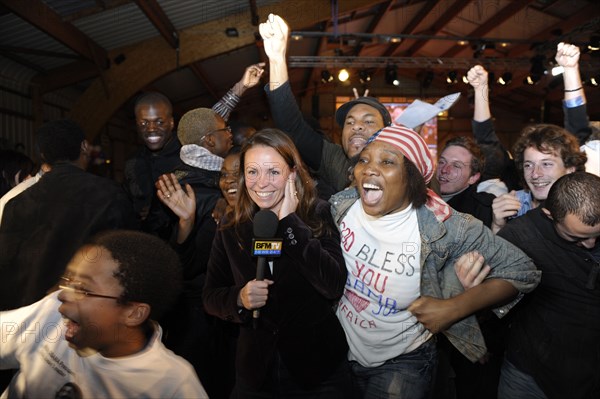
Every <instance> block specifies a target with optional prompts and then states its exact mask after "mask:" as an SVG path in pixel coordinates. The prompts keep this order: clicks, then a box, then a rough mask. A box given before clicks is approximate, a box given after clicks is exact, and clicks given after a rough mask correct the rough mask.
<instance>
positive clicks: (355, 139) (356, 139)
mask: <svg viewBox="0 0 600 399" xmlns="http://www.w3.org/2000/svg"><path fill="white" fill-rule="evenodd" d="M366 143H367V139H366V138H365V137H363V136H352V137H350V141H349V144H350V146H351V147H357V148H358V147H364V146H365V144H366Z"/></svg>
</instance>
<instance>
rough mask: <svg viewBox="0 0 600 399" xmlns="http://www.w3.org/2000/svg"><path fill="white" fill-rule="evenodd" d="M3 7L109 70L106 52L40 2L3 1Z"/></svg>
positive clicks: (30, 0)
mask: <svg viewBox="0 0 600 399" xmlns="http://www.w3.org/2000/svg"><path fill="white" fill-rule="evenodd" d="M2 3H3V5H4V6H5V7H6V8H7V9H9V10H10V11H11V12H13V13H14V14H15V15H18V16H19V17H20V18H22V19H23V20H25V21H27V22H29V23H30V24H31V25H33V26H35V27H36V28H38V29H39V30H41V31H42V32H44V33H46V34H48V35H50V36H52V37H53V38H54V39H56V40H57V41H59V42H60V43H62V44H64V45H65V46H67V47H69V48H70V49H71V50H73V51H74V52H75V53H77V54H79V55H81V56H82V57H83V58H85V59H87V60H90V61H92V62H93V63H94V64H96V65H97V67H98V68H100V69H106V68H108V65H109V62H108V56H107V53H106V50H105V49H104V48H102V47H100V45H98V44H97V43H96V42H95V41H93V40H92V39H91V38H90V37H88V36H87V35H85V34H84V33H83V32H81V31H80V30H79V29H77V28H76V27H75V26H74V25H72V24H71V23H69V22H63V21H62V18H61V16H60V15H58V14H57V13H56V12H55V11H54V10H52V9H51V8H50V7H48V6H47V5H46V4H44V3H43V2H41V1H39V0H3V2H2Z"/></svg>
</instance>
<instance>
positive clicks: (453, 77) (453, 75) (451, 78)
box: [446, 71, 458, 85]
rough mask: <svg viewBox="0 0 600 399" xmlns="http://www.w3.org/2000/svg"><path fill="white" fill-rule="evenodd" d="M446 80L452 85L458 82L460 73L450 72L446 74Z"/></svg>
mask: <svg viewBox="0 0 600 399" xmlns="http://www.w3.org/2000/svg"><path fill="white" fill-rule="evenodd" d="M446 82H447V83H448V84H451V85H453V84H455V83H456V82H458V73H457V72H456V71H450V72H448V75H446Z"/></svg>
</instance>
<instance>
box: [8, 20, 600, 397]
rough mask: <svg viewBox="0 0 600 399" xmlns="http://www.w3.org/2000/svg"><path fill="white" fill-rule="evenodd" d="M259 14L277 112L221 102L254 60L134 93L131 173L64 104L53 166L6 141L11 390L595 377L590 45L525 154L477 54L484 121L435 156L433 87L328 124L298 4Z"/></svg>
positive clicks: (53, 141) (527, 138)
mask: <svg viewBox="0 0 600 399" xmlns="http://www.w3.org/2000/svg"><path fill="white" fill-rule="evenodd" d="M259 32H260V35H261V37H262V39H263V42H264V49H265V52H266V55H267V57H268V70H269V73H268V76H269V78H268V83H267V84H266V86H265V92H266V95H267V98H268V101H269V104H270V107H271V113H272V115H273V121H274V124H275V126H274V127H273V128H266V129H262V130H259V131H256V130H255V129H253V128H251V127H248V126H244V125H242V124H240V123H235V122H234V121H229V118H230V115H231V113H232V111H233V110H234V108H235V107H236V105H237V104H238V102H239V101H240V97H241V96H242V95H243V93H244V91H245V90H247V89H249V88H251V87H254V86H256V85H257V84H258V83H259V82H260V79H261V77H262V76H263V74H264V72H265V68H266V67H267V66H266V65H265V64H264V63H259V64H256V65H251V66H249V67H248V68H246V70H245V72H244V75H243V76H242V78H241V79H240V81H239V82H238V83H237V84H236V85H235V86H234V87H233V88H232V89H231V90H230V91H229V92H227V94H226V95H225V96H224V97H223V98H222V99H221V100H219V101H218V102H217V104H215V106H214V107H213V108H211V109H209V108H197V109H193V110H191V111H189V112H187V113H186V114H185V115H183V116H182V117H181V119H180V120H179V121H178V122H177V123H175V120H174V118H173V114H172V105H171V102H170V101H169V99H168V98H167V97H165V96H164V95H162V94H160V93H156V92H150V93H144V94H142V95H140V97H139V98H138V99H137V101H136V103H135V106H134V114H135V119H136V128H137V131H138V134H139V136H140V138H141V140H142V141H143V144H144V145H143V146H142V147H141V148H140V149H139V151H138V152H137V153H136V154H134V156H133V157H132V158H131V159H130V160H129V161H127V163H126V166H125V181H124V183H123V184H122V185H118V184H117V183H116V182H114V181H111V180H109V179H106V178H103V177H98V176H95V175H92V174H90V173H88V172H86V171H85V170H86V168H87V163H88V162H89V158H90V156H89V155H90V153H89V151H90V149H89V143H88V142H87V141H86V140H85V135H84V132H83V131H82V130H81V128H80V127H79V126H77V124H75V123H74V122H72V121H70V120H58V121H51V122H48V123H47V124H45V125H44V126H42V127H41V128H40V129H39V130H38V131H37V132H36V142H37V146H38V150H39V155H40V159H41V165H40V166H39V167H35V165H34V164H33V163H32V162H30V161H29V162H28V161H27V159H26V157H25V158H23V156H18V155H14V154H11V157H12V158H11V159H13V162H12V163H11V168H12V169H10V168H8V167H7V168H4V167H3V171H4V169H6V171H7V176H9V177H8V179H3V187H2V190H3V192H2V199H1V200H0V271H1V273H2V276H3V278H2V279H1V280H0V321H1V323H2V326H1V334H2V335H1V345H2V347H1V348H2V350H1V351H0V370H2V371H1V372H0V387H1V388H2V389H3V390H4V393H3V394H2V396H1V397H2V398H13V397H14V398H20V397H57V398H58V397H60V398H63V397H69V398H86V397H94V398H96V397H98V398H99V397H106V398H129V397H155V398H166V397H169V398H206V397H211V398H289V397H304V398H340V399H345V398H357V399H358V398H411V399H413V398H414V399H419V398H423V399H426V398H449V399H463V398H464V399H470V398H500V399H513V398H565V397H569V398H582V399H583V398H594V397H600V373H599V372H598V370H599V369H600V318H598V315H599V314H600V281H599V280H600V277H599V276H600V245H599V244H598V237H599V236H600V177H599V176H598V167H599V164H600V155H599V154H598V151H597V149H598V148H599V146H598V137H597V136H596V134H597V133H594V132H593V131H592V129H591V128H590V126H589V121H588V118H587V112H586V98H585V93H584V91H583V88H582V84H581V78H580V75H579V49H578V48H577V46H575V45H571V44H566V43H560V44H558V46H557V53H556V57H555V58H556V62H557V64H558V65H560V66H562V67H563V68H564V91H565V97H564V102H563V104H564V113H565V125H564V127H560V126H556V125H549V124H533V125H530V126H527V127H526V128H525V129H523V131H522V133H521V135H520V137H519V138H518V139H517V141H516V143H515V145H514V148H512V149H511V151H509V149H507V148H505V147H504V146H503V144H502V143H501V141H500V140H499V138H498V136H497V135H496V133H495V131H494V126H493V118H492V114H491V107H490V92H489V88H488V87H489V86H488V72H487V71H486V70H485V69H484V67H482V66H481V65H477V66H474V67H473V68H472V69H471V70H470V71H469V72H468V75H467V77H468V81H469V83H470V85H471V86H472V88H473V90H474V117H473V137H456V138H452V139H450V140H449V141H447V142H446V143H445V144H444V145H443V146H442V151H441V152H440V154H439V158H438V159H434V157H433V156H432V154H431V153H430V151H429V149H428V147H427V144H426V143H425V141H424V139H423V138H422V136H421V135H420V134H419V129H420V126H421V125H423V124H424V123H425V122H426V121H427V120H428V119H430V118H431V115H430V113H429V112H422V113H418V112H416V111H414V109H415V108H418V107H420V106H422V105H420V104H424V103H421V102H415V104H414V105H413V107H412V108H411V107H409V108H407V109H406V110H405V111H404V113H403V114H402V118H401V119H398V120H397V121H393V120H392V117H391V116H390V114H389V112H388V110H387V109H386V108H385V106H384V105H383V104H381V103H380V102H379V101H378V100H377V99H376V98H373V97H366V96H363V97H359V96H356V98H355V99H353V100H351V101H349V102H347V103H345V104H343V105H342V106H341V107H340V108H339V109H338V110H337V111H336V114H335V120H336V122H337V123H338V125H339V127H340V129H341V144H336V143H333V142H331V141H329V140H328V139H326V138H325V137H324V136H323V134H322V133H321V132H320V131H319V129H318V127H315V126H314V125H313V124H311V123H310V121H308V120H307V118H305V117H303V115H302V113H301V112H300V109H299V107H298V105H297V103H296V101H295V99H294V96H293V94H292V90H291V87H290V83H289V79H288V70H287V65H286V52H287V46H288V39H289V33H290V32H289V27H288V25H287V23H286V22H285V21H284V20H283V19H282V18H281V17H279V16H277V15H273V14H271V15H269V17H268V19H267V20H266V21H265V22H264V23H262V24H260V26H259ZM423 106H427V107H431V108H433V110H434V112H435V109H436V108H435V107H432V106H431V105H428V104H425V105H423ZM446 106H450V105H446ZM425 118H426V119H425ZM402 121H410V122H406V124H403V123H402ZM176 126H177V128H175V127H176ZM3 159H4V154H3ZM7 159H8V158H7ZM7 164H8V162H7ZM9 171H10V173H8V172H9ZM9 190H10V191H9ZM259 215H260V216H259ZM265 215H266V216H265ZM263 216H264V217H263ZM267 221H269V223H267ZM261 223H262V224H264V225H265V226H266V225H267V224H268V225H269V227H268V228H265V226H263V225H262V224H261ZM271 227H272V228H271ZM265 231H266V232H265ZM265 248H266V249H265ZM257 264H258V265H259V266H258V267H257ZM262 266H264V270H263V268H262Z"/></svg>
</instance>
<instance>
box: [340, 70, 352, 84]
mask: <svg viewBox="0 0 600 399" xmlns="http://www.w3.org/2000/svg"><path fill="white" fill-rule="evenodd" d="M349 77H350V74H349V73H348V70H347V69H346V68H343V69H340V72H339V73H338V80H339V81H340V82H345V81H347V80H348V78H349Z"/></svg>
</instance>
